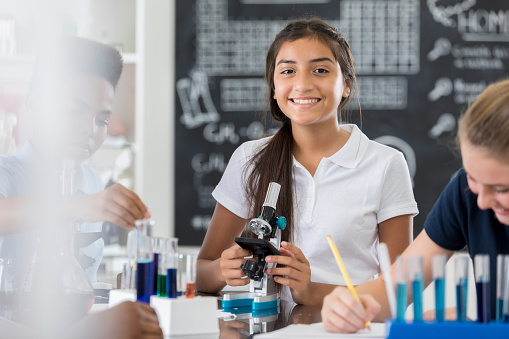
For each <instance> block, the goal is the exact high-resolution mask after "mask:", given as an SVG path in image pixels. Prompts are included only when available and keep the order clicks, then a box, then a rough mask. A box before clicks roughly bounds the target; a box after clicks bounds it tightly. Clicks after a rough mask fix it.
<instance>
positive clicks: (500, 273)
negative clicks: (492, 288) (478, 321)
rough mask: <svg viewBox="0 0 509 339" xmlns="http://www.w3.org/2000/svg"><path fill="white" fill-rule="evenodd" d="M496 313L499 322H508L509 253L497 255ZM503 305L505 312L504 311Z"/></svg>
mask: <svg viewBox="0 0 509 339" xmlns="http://www.w3.org/2000/svg"><path fill="white" fill-rule="evenodd" d="M496 300H497V305H496V306H497V314H496V318H497V321H499V322H509V309H508V306H509V305H508V302H509V255H507V254H499V255H498V256H497V299H496ZM504 305H505V308H506V309H505V312H504Z"/></svg>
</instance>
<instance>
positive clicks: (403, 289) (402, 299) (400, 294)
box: [396, 283, 408, 321]
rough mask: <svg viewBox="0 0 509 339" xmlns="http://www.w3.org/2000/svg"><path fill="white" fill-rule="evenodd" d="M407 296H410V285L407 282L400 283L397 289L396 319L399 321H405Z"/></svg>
mask: <svg viewBox="0 0 509 339" xmlns="http://www.w3.org/2000/svg"><path fill="white" fill-rule="evenodd" d="M407 298H408V287H407V284H406V283H404V284H398V291H397V308H396V309H397V313H396V320H397V321H405V312H406V306H407Z"/></svg>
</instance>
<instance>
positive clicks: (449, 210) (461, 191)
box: [424, 169, 509, 318]
mask: <svg viewBox="0 0 509 339" xmlns="http://www.w3.org/2000/svg"><path fill="white" fill-rule="evenodd" d="M424 229H425V230H426V233H427V234H428V236H429V237H430V238H431V240H433V241H434V242H435V243H436V244H437V245H439V246H441V247H443V248H445V249H448V250H451V251H457V250H461V249H463V248H464V247H465V246H466V247H467V249H468V253H469V255H470V257H471V258H472V259H473V258H474V256H475V255H476V254H489V256H490V275H491V277H490V285H491V286H490V288H491V290H490V293H491V317H492V318H494V317H495V316H496V313H495V310H496V281H497V280H496V274H497V255H498V254H509V226H507V225H504V224H502V223H500V222H499V221H498V220H497V218H496V216H495V213H494V212H493V210H492V209H487V210H481V209H480V208H479V206H477V194H474V193H472V191H470V189H469V187H468V182H467V175H466V173H465V170H464V169H460V170H459V171H458V173H457V174H456V176H455V177H454V178H453V179H452V180H451V181H450V182H449V184H448V185H447V187H446V188H445V189H444V191H443V192H442V194H441V195H440V198H438V200H437V202H436V203H435V205H434V206H433V209H432V210H431V212H430V213H429V215H428V217H427V219H426V222H425V223H424ZM477 292H478V293H479V291H477Z"/></svg>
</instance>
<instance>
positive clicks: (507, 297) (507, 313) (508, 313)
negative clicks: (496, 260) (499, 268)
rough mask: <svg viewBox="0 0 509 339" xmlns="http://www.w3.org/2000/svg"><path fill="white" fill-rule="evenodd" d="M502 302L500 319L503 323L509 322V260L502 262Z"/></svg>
mask: <svg viewBox="0 0 509 339" xmlns="http://www.w3.org/2000/svg"><path fill="white" fill-rule="evenodd" d="M504 272H505V279H504V286H503V289H504V300H503V303H502V319H504V321H505V322H508V321H509V260H504Z"/></svg>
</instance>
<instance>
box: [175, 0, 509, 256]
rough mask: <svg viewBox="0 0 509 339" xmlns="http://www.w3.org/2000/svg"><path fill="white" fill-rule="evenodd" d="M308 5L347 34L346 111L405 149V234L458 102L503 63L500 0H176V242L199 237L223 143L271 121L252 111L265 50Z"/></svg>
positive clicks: (446, 153)
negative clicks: (354, 84)
mask: <svg viewBox="0 0 509 339" xmlns="http://www.w3.org/2000/svg"><path fill="white" fill-rule="evenodd" d="M310 15H317V16H320V17H322V18H325V19H327V20H328V22H329V23H330V24H331V25H332V26H334V27H337V28H338V29H339V30H340V31H341V32H343V34H344V35H345V36H346V38H347V40H348V42H349V44H350V47H351V50H352V54H353V56H354V59H355V68H356V72H357V76H358V85H359V91H360V96H359V97H358V99H357V97H355V95H354V97H353V100H351V102H352V105H351V106H350V109H351V118H352V121H353V122H355V123H358V124H359V125H360V126H361V127H362V130H363V132H364V133H366V134H367V136H368V137H370V138H371V139H374V140H376V141H378V142H380V143H383V144H386V145H389V146H391V147H394V148H396V149H398V150H399V151H401V152H402V153H403V154H404V156H405V159H406V160H407V164H408V167H409V172H410V175H411V177H412V180H413V184H414V194H415V198H416V200H417V203H418V207H419V210H420V214H419V215H418V216H417V217H416V218H415V219H414V236H416V235H417V234H418V233H419V232H420V231H421V230H422V226H423V224H424V221H425V218H426V215H427V214H428V212H429V211H430V210H431V208H432V206H433V204H434V202H435V201H436V199H437V198H438V196H439V194H440V192H441V191H442V189H443V188H444V187H445V185H446V184H447V182H448V181H449V180H450V178H451V176H452V175H454V173H455V172H456V171H457V170H458V169H459V167H460V166H461V160H460V158H459V154H458V152H456V150H455V146H454V136H455V131H456V126H457V121H458V118H459V116H460V114H461V112H463V111H464V110H465V108H466V106H467V104H468V103H469V102H471V101H472V100H473V99H474V98H475V97H477V95H478V94H479V93H480V92H481V91H482V90H483V89H484V88H485V87H486V86H487V85H488V84H489V83H491V82H493V81H495V80H497V79H500V78H503V77H506V76H507V75H508V70H509V47H508V43H507V42H508V41H509V25H508V24H507V23H508V22H509V2H508V1H505V0H483V1H476V0H469V1H447V2H442V1H436V0H434V1H433V0H432V1H430V0H337V1H323V0H320V1H312V0H308V1H297V0H296V1H291V0H288V1H287V0H280V1H267V0H176V27H177V29H176V37H175V38H176V40H175V51H176V59H175V73H174V74H175V92H176V93H175V101H174V106H173V108H172V109H171V110H170V114H172V115H173V118H174V124H175V135H174V140H175V144H174V146H175V149H174V152H175V153H174V154H175V159H176V162H175V168H174V169H175V172H174V174H175V186H174V189H175V197H176V200H175V225H176V226H175V227H176V228H175V235H176V236H177V237H179V239H180V243H181V244H185V245H194V246H198V245H200V244H201V242H202V239H203V237H204V235H205V232H206V230H207V227H208V224H209V221H210V218H211V216H212V213H213V210H214V206H215V201H214V199H213V198H212V196H211V194H210V193H211V192H212V190H213V189H214V187H215V185H216V184H217V182H218V181H219V180H220V178H221V175H222V173H223V171H224V169H225V167H226V164H227V163H228V160H229V158H230V156H231V154H232V153H233V151H234V150H235V149H236V148H237V147H238V146H239V145H240V144H241V143H242V142H244V141H248V140H252V139H256V138H259V137H260V136H261V135H263V134H264V133H270V132H273V131H274V129H273V127H274V126H268V127H267V126H264V125H263V124H262V123H261V122H260V113H261V112H262V111H264V109H265V108H266V106H265V96H264V95H265V90H266V88H265V84H264V81H263V72H264V63H265V52H266V50H267V48H268V46H269V44H270V43H271V41H272V40H273V38H274V36H275V35H276V33H277V32H278V31H279V30H280V29H281V28H282V27H283V26H284V24H285V23H286V21H287V20H288V19H289V18H295V17H300V16H310ZM359 103H360V107H361V108H362V120H361V119H360V116H361V114H360V111H359ZM271 127H272V128H271ZM324 241H325V239H324Z"/></svg>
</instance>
